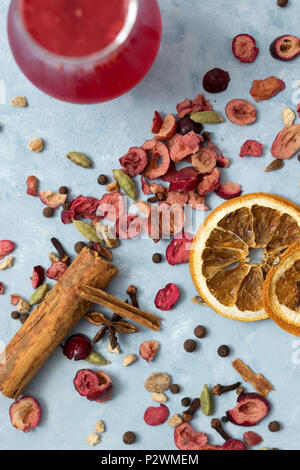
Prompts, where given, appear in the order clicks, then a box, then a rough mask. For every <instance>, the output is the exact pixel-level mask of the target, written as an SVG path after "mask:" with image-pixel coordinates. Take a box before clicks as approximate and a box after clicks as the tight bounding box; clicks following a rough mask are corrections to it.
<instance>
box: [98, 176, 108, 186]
mask: <svg viewBox="0 0 300 470" xmlns="http://www.w3.org/2000/svg"><path fill="white" fill-rule="evenodd" d="M98 183H99V184H101V185H105V184H107V183H108V178H107V176H106V175H99V176H98Z"/></svg>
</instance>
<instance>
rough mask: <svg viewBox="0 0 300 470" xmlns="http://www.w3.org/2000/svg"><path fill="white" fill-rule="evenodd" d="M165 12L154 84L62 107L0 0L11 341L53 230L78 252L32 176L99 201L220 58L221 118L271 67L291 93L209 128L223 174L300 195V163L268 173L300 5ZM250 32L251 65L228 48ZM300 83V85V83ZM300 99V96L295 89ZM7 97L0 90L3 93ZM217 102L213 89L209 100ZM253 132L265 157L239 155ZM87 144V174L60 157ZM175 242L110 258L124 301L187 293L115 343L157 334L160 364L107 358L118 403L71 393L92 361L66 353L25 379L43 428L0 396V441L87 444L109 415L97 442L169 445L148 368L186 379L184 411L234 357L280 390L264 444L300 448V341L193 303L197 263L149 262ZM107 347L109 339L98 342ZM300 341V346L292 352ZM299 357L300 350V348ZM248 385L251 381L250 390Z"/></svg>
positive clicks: (273, 397) (1, 214)
mask: <svg viewBox="0 0 300 470" xmlns="http://www.w3.org/2000/svg"><path fill="white" fill-rule="evenodd" d="M159 3H160V5H161V8H162V15H163V27H164V34H163V42H162V46H161V50H160V54H159V56H158V58H157V61H156V63H155V65H154V67H153V68H152V70H151V72H150V73H149V75H148V76H147V77H146V79H145V80H144V81H143V82H142V83H140V84H139V85H138V86H137V87H136V88H135V89H134V90H133V91H131V92H130V93H128V94H127V95H126V96H123V97H121V98H120V99H118V100H116V101H114V102H111V103H106V104H102V105H97V106H90V107H82V106H75V105H71V104H64V103H60V102H57V101H55V100H53V99H52V98H49V97H48V96H46V95H43V94H42V93H41V92H39V91H38V90H36V89H35V88H34V87H33V86H32V85H31V84H30V83H29V82H28V81H27V80H26V79H25V78H24V76H23V75H22V73H21V72H20V71H19V69H18V68H17V66H16V64H15V62H14V60H13V57H12V55H11V53H10V50H9V47H8V43H7V38H6V33H5V31H6V14H7V8H8V4H9V0H2V1H1V3H0V31H1V33H0V51H1V52H0V79H1V83H3V84H4V85H5V89H6V101H5V102H4V100H3V99H2V100H1V105H0V123H1V127H2V131H1V133H0V188H1V192H0V224H1V233H0V238H1V239H6V238H7V239H12V240H14V241H15V242H16V243H17V245H18V246H17V250H16V251H15V256H16V264H15V266H14V268H13V269H9V270H7V271H5V272H3V273H2V274H1V279H0V280H1V281H2V282H3V283H4V284H5V285H6V291H7V294H6V295H5V296H4V297H3V298H1V299H0V314H1V329H0V331H1V334H0V340H2V341H3V342H5V343H6V342H7V341H8V340H9V339H10V338H11V337H12V335H14V334H15V332H16V331H17V328H18V326H19V324H18V323H17V322H15V321H13V320H12V319H11V318H10V311H11V306H10V305H9V294H10V293H13V292H18V293H20V294H21V295H24V296H27V297H28V296H29V295H30V294H31V283H30V280H29V277H30V275H31V271H32V267H33V266H34V265H37V264H41V265H43V266H45V267H46V266H48V252H49V251H50V242H49V239H50V237H52V236H57V237H58V238H59V239H60V240H61V241H62V242H63V244H64V245H65V246H66V248H67V249H68V250H69V251H71V252H72V248H73V244H74V243H75V242H76V241H78V236H77V234H76V233H75V230H74V229H73V228H72V226H63V225H62V224H61V222H60V220H59V215H58V214H57V216H56V217H55V218H53V219H50V220H46V219H44V218H43V217H42V215H41V212H42V206H41V204H40V201H39V200H38V199H34V198H31V197H26V196H25V192H26V188H25V179H26V177H27V176H28V175H31V174H35V175H36V176H37V177H39V179H40V181H41V189H52V190H56V188H58V187H59V186H60V185H62V184H64V185H67V186H69V187H70V188H72V192H73V195H74V196H76V195H78V194H84V195H87V196H88V195H90V196H99V197H100V196H101V194H102V192H103V191H102V189H101V188H100V187H99V185H98V184H97V176H98V174H99V173H107V174H109V173H110V171H111V169H112V168H113V167H115V166H117V165H118V159H119V157H120V156H121V155H123V154H124V153H126V151H127V149H128V148H129V147H130V146H132V145H140V144H142V143H143V142H144V140H145V139H146V138H147V137H149V136H150V133H149V125H150V122H151V118H152V114H153V110H154V109H159V110H161V111H162V112H175V105H176V103H177V102H178V101H181V100H182V99H184V98H185V97H187V96H188V97H191V98H192V97H194V96H196V94H197V93H199V92H201V84H202V76H203V74H204V73H205V72H206V71H207V70H209V69H210V68H212V67H214V66H219V67H221V68H225V69H227V70H229V72H230V74H231V78H232V81H231V84H230V86H229V88H228V90H227V91H226V92H225V93H223V94H221V95H218V96H217V97H216V103H215V109H216V110H219V111H220V112H222V113H224V106H225V104H226V103H227V102H228V101H229V100H230V99H232V98H246V99H249V89H250V85H251V82H252V80H253V79H259V78H266V77H267V76H269V75H271V74H274V75H276V76H279V77H281V78H283V79H284V80H285V81H286V85H287V88H286V90H285V91H284V92H283V93H281V94H280V95H278V96H277V97H276V98H274V99H272V100H270V101H269V102H263V103H261V104H259V105H258V109H259V119H258V121H257V123H255V124H254V125H253V126H251V127H249V128H248V127H246V128H237V127H236V126H234V125H232V124H230V123H229V122H226V123H225V124H223V125H221V126H219V127H217V128H211V129H210V128H209V126H208V127H207V130H211V131H213V132H214V140H215V141H216V143H217V144H220V145H221V146H222V148H223V150H224V153H225V155H227V156H228V157H230V158H231V160H232V165H231V167H230V168H229V169H228V170H226V171H223V177H224V180H227V179H232V180H233V181H236V182H239V183H242V185H243V190H244V193H247V192H253V191H266V192H274V193H276V194H279V195H281V196H286V197H288V198H289V199H291V200H293V201H294V202H298V201H299V187H298V181H299V162H298V161H297V159H296V158H294V159H292V160H291V161H288V162H287V163H286V165H285V168H284V169H283V170H281V171H280V172H278V173H268V174H266V173H264V172H263V168H264V167H265V166H266V165H267V164H268V163H269V162H270V161H271V156H270V153H269V151H268V149H269V148H270V145H271V143H272V141H273V139H274V137H275V135H276V134H277V132H278V130H279V129H280V128H281V127H282V122H281V117H280V114H281V111H282V109H283V107H284V106H292V107H293V108H295V103H297V102H298V101H300V99H299V100H298V98H297V96H295V97H294V103H293V94H296V95H297V90H296V89H293V88H292V85H293V83H295V80H296V81H297V80H298V79H300V76H299V74H298V70H299V60H300V59H298V60H296V61H295V62H293V63H286V64H285V63H283V62H278V61H275V60H274V59H272V58H271V56H270V54H269V51H268V47H269V44H270V42H271V41H272V40H273V39H274V38H275V37H276V36H279V35H281V34H284V33H288V34H298V33H299V22H298V18H299V5H298V2H297V0H290V6H289V7H288V8H286V9H280V8H278V7H277V5H276V1H275V0H265V1H261V0H251V1H249V0H234V1H231V2H228V0H210V1H209V2H207V1H204V0H200V1H199V0H184V1H179V0H160V2H159ZM242 32H248V33H250V34H252V35H253V36H254V37H255V38H256V39H257V42H258V45H259V47H260V54H259V57H258V59H257V60H256V62H255V63H254V64H250V65H247V64H245V65H242V64H240V63H239V62H238V61H237V60H236V59H235V58H234V57H233V55H232V52H231V41H232V38H233V36H235V35H236V34H239V33H242ZM296 83H297V82H296ZM298 94H299V93H298ZM18 95H25V96H27V98H28V101H29V107H28V108H27V109H16V108H12V107H10V106H9V101H10V99H11V98H12V97H14V96H18ZM2 98H3V96H2ZM213 98H215V97H213ZM35 136H42V137H43V138H44V139H45V142H46V149H45V151H44V152H43V153H41V154H37V155H36V154H33V153H31V152H30V151H29V150H27V148H26V143H27V142H28V140H30V139H31V138H32V137H35ZM247 138H257V139H258V140H260V141H261V142H262V143H263V144H264V145H265V149H266V150H265V154H264V157H263V158H261V159H240V158H239V157H238V153H239V148H240V145H241V144H242V143H243V142H244V141H245V140H246V139H247ZM74 149H75V150H81V151H83V152H86V153H87V154H88V155H90V156H91V157H92V158H93V160H94V162H95V169H94V170H91V171H85V170H83V169H82V168H79V167H75V166H72V164H71V163H70V162H69V161H68V160H66V159H65V158H64V155H65V154H66V153H67V152H68V151H70V150H74ZM220 202H221V200H220V199H219V198H217V197H215V196H212V197H210V198H209V204H210V206H211V207H212V208H214V207H216V206H217V205H218V204H220ZM166 244H167V243H166V242H161V243H160V245H158V246H155V247H154V245H153V243H152V242H151V241H149V240H147V241H145V240H140V241H128V242H124V243H122V246H121V247H120V248H119V249H117V250H116V251H115V263H116V264H117V265H118V266H119V268H120V271H121V273H120V275H119V277H118V278H117V280H116V281H114V282H113V284H112V285H111V287H110V291H111V292H112V293H113V294H115V295H118V296H119V297H121V298H123V297H124V296H125V292H126V289H127V286H128V283H129V282H130V283H133V284H136V285H138V287H139V289H140V300H141V305H142V306H143V307H144V308H145V309H148V310H151V311H154V312H155V308H154V305H153V300H154V297H155V294H156V292H157V290H158V289H159V288H161V287H163V286H164V285H165V284H166V283H168V282H175V283H178V285H179V286H180V288H181V292H182V296H181V300H180V302H179V303H178V305H177V306H176V308H175V309H174V310H172V311H170V312H166V313H165V314H163V317H164V318H165V321H164V326H163V329H162V331H161V332H160V333H157V334H153V333H151V332H149V331H146V330H143V331H142V332H141V333H139V334H137V335H135V336H133V337H129V336H127V337H122V338H121V340H120V344H121V348H122V351H123V353H124V354H127V353H137V352H138V348H139V344H140V343H141V342H142V341H143V340H146V339H151V338H155V339H157V340H158V341H160V343H161V349H160V351H159V354H158V356H157V358H156V360H155V362H153V363H152V364H151V365H147V364H146V363H145V362H144V361H142V360H141V359H140V360H139V361H138V362H137V363H135V364H134V365H132V366H131V367H130V368H128V369H127V368H123V366H122V359H123V358H122V356H115V355H110V356H112V357H109V359H110V360H111V365H109V366H108V367H106V368H105V371H107V372H108V373H109V374H110V375H111V377H112V379H113V381H114V384H115V393H114V395H113V398H112V399H111V400H110V401H109V402H108V403H105V404H97V403H90V402H88V401H87V400H85V399H84V398H82V397H80V396H79V395H78V394H77V393H76V392H75V390H74V388H73V384H72V380H73V377H74V375H75V374H76V371H77V370H78V369H80V368H83V367H85V363H84V362H82V363H75V362H71V361H67V359H66V358H65V357H64V356H63V355H62V353H61V351H60V350H57V351H56V352H55V353H54V354H53V356H52V357H51V358H50V359H49V360H48V362H47V363H46V365H45V366H44V367H43V368H42V370H41V371H40V373H39V374H38V375H37V376H36V378H35V379H34V380H33V382H32V383H31V384H30V386H29V387H28V388H27V390H26V392H27V394H30V395H33V396H35V397H36V398H37V399H38V400H39V401H40V403H41V405H42V409H43V417H42V420H41V423H40V426H39V427H38V428H36V429H35V430H34V431H33V432H30V433H29V434H27V435H26V434H23V433H22V432H20V431H17V430H16V429H14V428H13V427H12V426H11V423H10V420H9V416H8V408H9V405H10V401H9V400H7V399H5V398H1V399H0V413H1V422H0V448H1V449H86V448H87V444H85V438H86V436H87V435H88V434H89V433H90V432H92V430H93V426H94V424H95V422H96V421H97V420H99V419H102V420H103V421H104V422H105V425H106V428H107V432H106V433H105V434H103V438H102V443H101V444H100V445H99V446H98V447H97V448H96V449H98V450H101V449H125V448H126V449H127V447H126V446H125V445H124V444H123V443H122V435H123V433H124V432H125V431H127V430H133V431H135V432H136V433H137V435H138V440H137V443H136V445H135V448H136V449H138V448H141V449H173V448H174V444H173V436H172V434H173V431H172V429H171V428H169V426H168V425H167V424H164V425H163V426H160V427H154V428H151V427H149V426H147V425H145V423H144V421H143V414H144V411H145V409H146V408H147V406H151V405H152V401H151V399H150V397H149V396H148V394H147V392H146V391H145V390H144V387H143V383H144V379H145V378H146V377H147V376H148V375H149V374H150V373H152V372H155V371H164V372H167V373H169V374H170V375H171V376H172V379H173V381H174V382H176V383H178V384H180V385H181V387H182V393H181V394H180V395H177V396H170V399H169V402H168V406H169V408H170V411H171V413H174V412H177V411H180V410H181V407H180V400H181V398H182V397H183V396H191V397H194V396H199V393H200V391H201V389H202V386H203V384H204V383H207V384H210V385H214V384H216V383H218V382H219V383H231V382H232V381H235V380H237V379H238V376H237V374H236V373H235V372H234V371H233V369H232V367H231V360H232V359H233V358H235V357H241V358H243V359H244V360H245V362H247V363H248V364H249V365H251V367H253V369H254V370H255V371H257V372H262V373H263V374H265V375H266V377H267V378H269V379H270V380H271V381H272V382H273V383H274V385H275V388H276V391H275V392H273V393H271V394H270V401H271V404H272V411H271V415H270V419H269V418H267V419H266V420H264V421H263V422H262V423H261V424H260V425H259V426H257V427H256V428H255V430H257V431H258V432H259V433H261V434H262V436H263V437H264V446H266V447H279V448H281V449H291V448H294V449H299V439H298V434H299V422H300V406H299V377H300V365H299V364H298V362H300V360H299V359H298V352H297V351H298V350H299V348H300V341H299V342H297V340H296V338H294V337H293V336H291V335H289V334H287V333H285V332H284V331H282V330H280V329H279V328H278V327H277V326H276V325H275V324H274V323H272V322H271V321H264V322H261V323H256V324H251V323H237V322H232V321H230V320H227V319H225V318H222V317H220V316H219V315H217V314H216V313H214V312H213V311H212V310H211V309H210V308H205V307H198V306H195V305H193V304H192V303H191V302H190V298H191V297H192V296H194V295H195V293H196V292H195V289H194V286H193V284H192V281H191V279H190V277H189V270H188V266H186V265H184V266H179V267H175V268H173V267H171V266H169V265H168V264H166V263H163V264H162V265H159V266H157V265H153V264H152V263H151V256H152V254H153V252H154V251H156V250H159V251H161V252H164V250H165V246H166ZM199 323H200V324H203V325H205V326H207V328H208V336H207V338H205V339H204V340H201V341H200V340H199V348H198V350H197V352H195V353H194V354H191V355H189V354H187V353H185V352H184V350H183V346H182V345H183V342H184V340H185V339H187V338H189V337H193V333H192V332H193V329H194V327H195V326H196V325H197V324H199ZM76 331H80V332H85V333H87V334H88V335H89V336H93V334H94V333H95V331H96V329H95V328H94V327H92V326H91V325H87V324H86V323H85V322H81V324H79V325H78V327H77V328H76ZM224 343H225V344H228V345H230V347H231V348H232V354H231V356H230V357H228V358H226V359H221V358H219V357H218V356H217V354H216V350H217V347H218V346H219V345H220V344H224ZM98 348H99V350H101V351H102V352H103V354H105V355H106V357H108V356H109V354H108V352H107V350H106V341H104V342H103V344H99V345H98ZM297 348H298V349H297ZM299 357H300V356H299ZM247 390H249V391H251V386H250V385H249V386H247ZM234 403H235V394H234V393H233V394H228V395H227V396H224V397H222V398H220V399H218V400H217V403H216V416H219V417H221V416H222V415H223V413H224V411H225V410H226V409H228V408H229V407H232V406H233V405H234ZM271 419H272V420H273V419H277V420H279V421H280V422H281V423H282V430H281V431H280V432H279V433H276V434H272V433H270V432H269V431H268V429H267V425H268V421H269V420H271ZM209 422H210V419H209V418H205V417H203V416H201V415H200V413H199V415H198V417H197V418H196V419H195V422H194V424H195V428H196V429H197V430H201V431H204V432H208V433H209V434H210V436H211V441H212V442H213V443H220V439H219V438H218V436H217V435H214V433H213V432H211V430H210V426H209ZM226 428H227V430H228V432H229V433H230V434H232V436H234V437H236V438H239V437H241V435H242V433H243V432H244V429H240V428H238V427H235V426H233V425H230V424H228V425H226Z"/></svg>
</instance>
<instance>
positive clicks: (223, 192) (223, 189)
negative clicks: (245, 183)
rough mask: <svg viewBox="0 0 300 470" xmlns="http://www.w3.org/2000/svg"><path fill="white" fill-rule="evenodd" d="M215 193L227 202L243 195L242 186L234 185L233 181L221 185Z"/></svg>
mask: <svg viewBox="0 0 300 470" xmlns="http://www.w3.org/2000/svg"><path fill="white" fill-rule="evenodd" d="M215 192H216V194H217V195H218V196H219V197H221V198H222V199H225V200H226V201H227V200H229V199H233V198H235V197H238V196H240V195H241V194H242V190H241V186H240V185H239V184H235V183H232V182H231V181H227V182H226V183H224V184H220V185H219V186H218V189H216V190H215Z"/></svg>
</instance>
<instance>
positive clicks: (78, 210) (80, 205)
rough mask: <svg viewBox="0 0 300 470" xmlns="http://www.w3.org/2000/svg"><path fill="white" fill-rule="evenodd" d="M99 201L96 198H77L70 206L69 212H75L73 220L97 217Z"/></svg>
mask: <svg viewBox="0 0 300 470" xmlns="http://www.w3.org/2000/svg"><path fill="white" fill-rule="evenodd" d="M98 205H99V200H98V199H96V198H95V197H85V196H81V195H80V196H77V197H76V198H75V199H73V201H72V202H71V203H70V205H69V209H68V210H69V211H74V216H73V217H72V218H73V219H79V217H83V218H84V219H87V218H93V217H95V214H96V210H97V207H98Z"/></svg>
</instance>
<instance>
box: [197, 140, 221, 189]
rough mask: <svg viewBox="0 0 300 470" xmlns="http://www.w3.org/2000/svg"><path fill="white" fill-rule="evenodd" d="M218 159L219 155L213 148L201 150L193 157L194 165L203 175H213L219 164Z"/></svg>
mask: <svg viewBox="0 0 300 470" xmlns="http://www.w3.org/2000/svg"><path fill="white" fill-rule="evenodd" d="M217 158H218V155H217V153H216V152H215V151H214V150H212V149H211V148H201V149H200V150H198V152H196V153H194V154H193V155H192V165H193V167H194V168H195V169H196V170H197V171H198V173H200V174H202V175H203V174H207V173H211V172H212V171H213V169H214V168H215V166H216V164H217ZM194 189H195V188H194Z"/></svg>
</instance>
